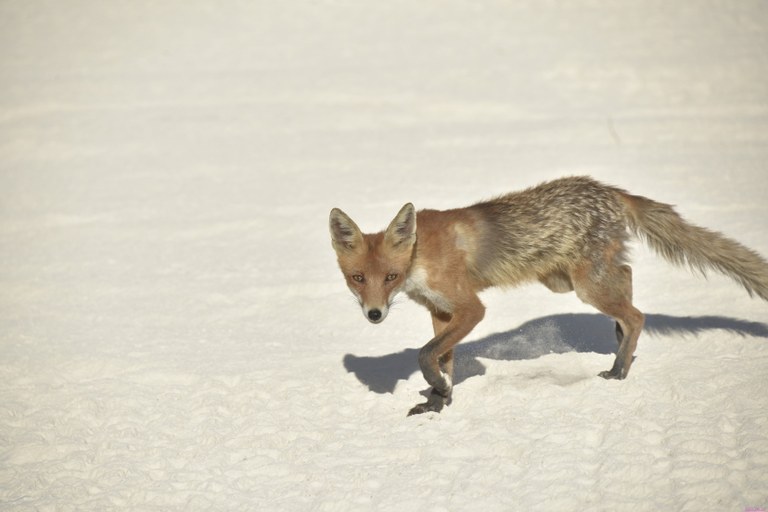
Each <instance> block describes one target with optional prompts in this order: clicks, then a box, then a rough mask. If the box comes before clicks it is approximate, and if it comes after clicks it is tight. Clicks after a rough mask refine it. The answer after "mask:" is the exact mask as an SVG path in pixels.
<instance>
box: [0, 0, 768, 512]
mask: <svg viewBox="0 0 768 512" xmlns="http://www.w3.org/2000/svg"><path fill="white" fill-rule="evenodd" d="M766 48H768V6H767V5H766V3H765V2H764V1H762V0H754V1H749V0H743V1H742V0H740V1H733V0H719V1H718V0H713V1H708V2H700V1H696V0H676V1H674V2H670V1H666V0H664V1H662V0H628V1H622V2H610V1H608V0H577V1H571V2H560V3H558V2H540V1H536V0H522V1H517V2H501V1H494V0H490V1H484V2H469V1H456V0H450V1H441V2H438V1H434V0H433V1H425V2H410V1H404V0H395V1H388V2H367V1H366V2H361V1H353V0H344V1H319V2H309V1H295V2H247V1H243V2H238V1H226V2H216V3H215V5H214V3H210V2H205V3H204V2H187V1H184V2H182V1H171V0H169V1H165V2H152V1H149V0H140V1H122V0H120V1H114V2H96V1H90V2H89V1H83V0H73V1H69V2H66V3H62V2H56V1H45V0H32V1H27V0H4V1H2V2H0V509H2V510H3V511H14V512H15V511H32V510H36V511H37V510H39V511H54V510H55V511H74V510H78V511H82V510H89V511H90V510H93V511H108V510H121V511H122V510H152V511H154V510H222V511H235V510H237V511H242V510H270V511H271V510H275V511H306V510H315V511H326V510H327V511H339V510H355V511H357V510H391V511H410V510H414V511H416V510H418V511H442V510H457V511H458V510H462V511H463V510H484V511H506V510H542V511H543V510H546V511H551V510H567V511H570V510H573V511H581V510H610V511H623V510H627V511H658V510H670V511H671V510H675V511H694V510H695V511H743V510H745V509H746V508H748V507H763V508H768V416H767V415H766V411H768V379H767V378H766V371H767V370H768V307H767V306H766V304H765V303H764V302H762V301H759V300H750V299H749V297H748V296H747V295H746V294H745V293H744V292H743V291H742V290H741V289H740V288H738V287H737V286H735V285H734V284H733V283H732V282H730V281H728V280H726V279H725V278H721V277H718V276H711V277H710V279H709V280H708V281H705V280H703V279H698V278H696V277H694V276H692V275H691V274H689V273H688V272H686V271H682V270H680V269H675V268H671V267H670V266H668V265H666V264H665V263H663V262H662V261H661V260H658V259H656V258H655V257H654V256H653V255H652V254H650V253H649V252H648V251H647V250H645V249H644V248H642V247H640V246H638V247H637V248H636V250H635V251H634V256H635V257H634V268H635V278H636V284H635V299H636V304H637V306H638V307H639V308H640V309H641V310H643V311H644V312H646V313H647V314H648V315H649V316H648V322H647V324H648V325H647V330H646V333H645V334H644V335H643V336H642V337H641V339H640V345H639V348H638V351H637V361H636V362H635V365H634V366H633V369H632V373H631V374H630V376H629V378H628V379H627V380H626V381H621V382H613V381H612V382H607V381H604V380H602V379H600V378H597V377H596V374H597V373H598V372H599V371H600V370H604V369H607V368H608V367H609V366H610V364H611V362H612V355H610V352H611V351H612V350H613V349H614V347H613V342H612V338H613V336H612V326H611V323H610V321H608V320H606V319H605V318H603V317H601V316H600V315H598V314H597V313H596V312H594V311H593V310H591V309H590V308H589V307H587V306H585V305H583V304H581V303H580V302H579V301H578V300H577V299H576V298H575V297H574V296H573V295H565V296H560V295H554V294H551V293H550V292H548V291H547V290H545V289H544V288H543V287H536V286H532V287H526V288H523V289H517V290H512V291H509V292H504V293H502V292H498V291H489V292H486V293H485V294H484V295H483V300H484V301H485V303H486V306H487V307H488V312H487V315H486V319H485V320H484V322H483V323H481V324H480V325H479V326H478V327H477V328H476V329H475V331H474V332H473V333H472V334H471V335H470V336H469V337H468V339H467V340H466V341H465V343H464V345H463V346H462V348H461V350H460V351H459V353H458V363H457V364H458V369H457V377H458V380H459V383H458V385H457V386H456V389H455V395H454V403H453V405H452V406H451V407H449V408H447V409H446V410H445V411H444V412H443V413H442V414H440V415H435V414H429V415H424V416H418V417H411V418H406V417H405V413H406V412H407V410H408V409H409V408H410V407H411V406H412V405H413V404H414V403H415V402H416V401H418V400H420V399H421V397H420V396H419V392H421V391H424V390H425V389H426V385H425V383H424V381H423V379H422V377H421V375H420V374H419V372H418V370H417V366H416V357H415V355H416V350H417V349H418V347H420V346H421V345H422V344H423V343H424V342H425V341H427V339H428V338H429V335H430V332H431V326H430V322H429V318H428V315H427V314H426V313H425V311H423V310H422V309H420V308H419V306H417V305H415V304H413V303H410V302H407V301H406V300H403V301H402V303H401V304H400V305H399V306H398V307H397V308H396V309H395V310H394V311H393V312H392V313H391V314H390V316H389V318H388V319H387V321H386V322H385V323H384V324H382V325H380V326H373V325H370V324H368V323H367V322H366V321H365V320H364V319H363V317H362V316H361V314H360V311H359V309H358V307H357V305H356V304H355V302H354V300H353V299H352V298H351V296H350V295H349V293H348V291H347V290H346V288H345V287H344V285H343V282H342V279H341V275H340V273H339V272H338V270H337V268H336V265H335V261H334V255H333V254H332V250H331V247H330V242H329V237H328V231H327V215H328V211H329V210H330V208H331V207H334V206H338V207H341V208H343V209H344V210H345V211H346V212H347V213H349V214H350V215H352V216H353V218H355V220H357V221H358V222H359V224H360V225H361V227H363V228H364V229H366V230H377V229H381V228H383V227H384V226H385V225H386V223H387V222H388V221H389V220H390V219H391V217H392V216H393V215H394V214H395V212H396V211H397V209H398V208H399V207H400V206H401V205H402V204H403V203H405V202H407V201H413V202H414V203H415V204H416V206H417V207H435V208H441V207H452V206H461V205H465V204H467V203H469V202H471V201H475V200H478V199H482V198H486V197H489V196H493V195H496V194H499V193H502V192H506V191H509V190H514V189H519V188H522V187H526V186H529V185H532V184H535V183H537V182H540V181H542V180H544V179H548V178H553V177H556V176H561V175H564V174H575V173H588V174H591V175H593V176H595V177H597V178H599V179H602V180H605V181H608V182H610V183H613V184H616V185H620V186H622V187H625V188H627V189H629V190H631V191H632V192H634V193H639V194H643V195H647V196H650V197H652V198H655V199H658V200H662V201H665V202H670V203H674V204H677V205H678V208H679V210H680V211H681V212H682V213H683V214H684V215H685V216H686V217H688V218H689V219H691V220H693V221H695V222H696V223H698V224H701V225H705V226H708V227H711V228H714V229H718V230H721V231H723V232H725V233H727V234H729V235H730V236H732V237H734V238H736V239H738V240H740V241H741V242H743V243H745V244H746V245H748V246H750V247H752V248H754V249H755V250H757V251H759V252H761V253H762V254H764V255H767V254H768V231H767V230H766V226H768V201H766V197H768V165H767V164H766V162H768V52H766Z"/></svg>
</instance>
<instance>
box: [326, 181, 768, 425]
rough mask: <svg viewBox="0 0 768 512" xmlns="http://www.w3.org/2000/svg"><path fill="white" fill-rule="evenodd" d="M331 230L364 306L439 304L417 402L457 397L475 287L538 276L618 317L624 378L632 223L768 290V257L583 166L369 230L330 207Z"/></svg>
mask: <svg viewBox="0 0 768 512" xmlns="http://www.w3.org/2000/svg"><path fill="white" fill-rule="evenodd" d="M330 231H331V238H332V242H333V247H334V249H335V250H336V254H337V257H338V262H339V266H340V268H341V270H342V273H343V274H344V277H345V279H346V282H347V285H348V287H349V289H350V290H351V291H352V293H353V294H354V295H355V296H356V297H357V298H358V300H359V302H360V305H361V307H362V309H363V314H364V315H365V316H366V318H367V319H368V320H369V321H371V322H373V323H379V322H381V321H383V320H384V319H385V318H386V317H387V314H388V312H389V307H390V304H391V303H392V300H393V299H394V297H395V295H397V294H398V293H399V292H405V293H406V294H407V295H408V296H409V297H410V298H411V299H413V300H415V301H416V302H418V303H420V304H422V305H424V306H425V307H426V308H427V309H428V310H429V311H430V313H431V314H432V324H433V327H434V334H435V336H434V338H432V339H431V340H430V341H429V342H428V343H427V344H426V345H425V346H424V347H423V348H422V349H421V351H420V353H419V365H420V367H421V371H422V373H423V375H424V378H425V379H426V381H427V382H428V383H429V385H430V386H432V391H431V394H430V395H429V398H428V400H427V402H426V403H421V404H418V405H416V406H415V407H413V408H412V409H411V410H410V412H409V415H410V414H419V413H423V412H427V411H440V410H442V408H443V406H444V405H446V404H449V403H450V400H451V394H452V389H453V385H452V378H453V348H454V347H455V346H456V344H457V343H459V342H460V341H461V340H462V339H463V338H464V337H465V336H466V335H467V334H469V332H470V331H471V330H472V329H473V328H474V327H475V325H477V323H478V322H480V320H482V319H483V316H484V314H485V307H484V306H483V304H482V302H481V301H480V299H479V298H478V292H480V291H481V290H483V289H485V288H488V287H491V286H516V285H519V284H522V283H526V282H531V281H539V282H541V283H543V284H544V285H545V286H547V287H548V288H549V289H551V290H552V291H554V292H559V293H564V292H569V291H574V290H575V292H576V294H577V296H578V297H579V298H580V299H581V300H582V301H584V302H586V303H588V304H591V305H593V306H594V307H596V308H597V309H598V310H599V311H601V312H603V313H605V314H606V315H609V316H611V317H613V318H614V319H615V320H616V337H617V340H618V343H619V346H618V351H617V353H616V360H615V362H614V363H613V367H612V368H611V369H610V370H607V371H604V372H602V373H600V376H602V377H604V378H606V379H624V378H625V377H626V376H627V373H628V372H629V368H630V366H631V364H632V361H633V354H634V352H635V348H636V346H637V338H638V336H639V335H640V331H641V330H642V328H643V323H644V316H643V314H642V313H641V312H640V311H638V310H637V309H636V308H635V307H634V306H633V305H632V270H631V268H630V267H629V265H627V260H626V249H625V242H626V241H627V239H628V236H629V234H630V233H633V234H635V235H636V236H639V237H640V238H641V239H643V240H644V241H645V242H647V243H648V245H650V247H651V248H653V249H654V250H655V251H656V252H658V253H659V254H661V255H662V256H663V257H664V258H666V259H667V260H669V261H671V262H672V263H675V264H684V263H687V264H688V265H690V266H691V267H692V268H695V269H698V270H701V271H702V272H704V271H706V270H708V269H715V270H717V271H719V272H722V273H724V274H726V275H727V276H729V277H731V278H733V279H734V280H736V281H737V282H738V283H739V284H741V285H742V286H743V287H744V288H745V289H746V290H747V292H748V293H749V294H750V295H752V294H757V295H758V296H760V297H761V298H763V299H764V300H768V263H767V262H766V261H765V259H763V258H762V257H761V256H760V255H758V254H757V253H756V252H754V251H752V250H750V249H748V248H746V247H744V246H743V245H741V244H739V243H738V242H735V241H733V240H731V239H729V238H726V237H725V236H723V235H721V234H719V233H717V232H714V231H710V230H707V229H704V228H701V227H697V226H694V225H691V224H689V223H687V222H685V221H684V220H683V219H682V218H681V217H680V216H679V215H678V214H677V213H676V212H675V211H674V210H673V209H672V207H671V206H669V205H666V204H663V203H659V202H656V201H653V200H651V199H647V198H645V197H641V196H636V195H631V194H629V193H628V192H626V191H624V190H621V189H619V188H615V187H611V186H607V185H604V184H601V183H599V182H597V181H595V180H593V179H591V178H588V177H569V178H562V179H559V180H555V181H551V182H548V183H543V184H541V185H539V186H537V187H533V188H529V189H527V190H523V191H520V192H514V193H511V194H507V195H504V196H501V197H498V198H496V199H493V200H490V201H485V202H480V203H477V204H474V205H472V206H469V207H466V208H459V209H454V210H446V211H436V210H421V211H419V212H418V213H417V212H416V211H415V209H414V207H413V205H412V204H410V203H408V204H406V205H405V206H403V208H402V209H401V210H400V212H399V213H398V214H397V215H396V216H395V218H394V220H392V222H391V223H390V224H389V227H388V228H387V229H386V230H385V231H383V232H380V233H376V234H363V233H362V232H361V231H360V228H358V227H357V225H356V224H355V223H354V222H353V221H352V219H350V218H349V217H348V216H347V215H346V214H345V213H344V212H342V211H341V210H339V209H337V208H334V209H333V210H332V211H331V214H330Z"/></svg>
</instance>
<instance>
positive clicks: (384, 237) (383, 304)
mask: <svg viewBox="0 0 768 512" xmlns="http://www.w3.org/2000/svg"><path fill="white" fill-rule="evenodd" d="M330 229H331V241H332V243H333V248H334V249H335V251H336V256H337V257H338V260H339V267H340V268H341V272H342V273H343V274H344V278H345V279H346V281H347V286H348V287H349V289H350V290H351V291H352V293H353V294H354V295H355V297H357V300H358V302H360V307H361V308H362V309H363V315H364V316H365V317H366V318H367V319H368V320H369V321H370V322H371V323H374V324H378V323H380V322H382V321H384V319H385V318H386V317H387V314H388V313H389V307H390V305H391V304H392V300H393V299H394V298H395V295H397V293H398V292H399V291H400V290H401V289H402V288H403V286H404V285H405V280H406V278H407V276H408V271H409V270H410V268H411V260H412V259H413V249H414V247H415V245H416V211H415V210H414V208H413V205H412V204H411V203H408V204H406V205H405V206H403V207H402V208H401V209H400V212H399V213H398V214H397V216H395V218H394V219H393V220H392V222H391V223H390V224H389V227H388V228H387V229H386V231H383V232H381V233H375V234H364V233H363V232H362V231H360V228H358V227H357V224H355V223H354V221H352V219H350V218H349V216H347V214H346V213H344V212H342V211H341V210H339V209H338V208H334V209H333V210H331V216H330Z"/></svg>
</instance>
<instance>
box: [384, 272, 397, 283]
mask: <svg viewBox="0 0 768 512" xmlns="http://www.w3.org/2000/svg"><path fill="white" fill-rule="evenodd" d="M395 279H397V274H395V273H392V274H387V278H386V279H385V281H394V280H395Z"/></svg>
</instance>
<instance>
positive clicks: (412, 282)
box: [403, 267, 453, 313]
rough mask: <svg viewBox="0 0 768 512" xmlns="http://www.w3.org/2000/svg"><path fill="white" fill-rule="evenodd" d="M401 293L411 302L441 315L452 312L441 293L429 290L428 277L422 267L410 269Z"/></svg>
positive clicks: (447, 301)
mask: <svg viewBox="0 0 768 512" xmlns="http://www.w3.org/2000/svg"><path fill="white" fill-rule="evenodd" d="M403 291H405V293H406V294H407V295H408V297H410V298H411V300H413V301H415V302H418V303H419V304H421V305H423V306H427V307H428V308H430V309H435V310H437V311H439V312H442V313H451V312H452V311H453V305H452V304H451V302H450V301H449V300H448V299H447V298H446V297H445V296H444V295H443V294H442V293H440V292H438V291H437V290H434V289H433V288H430V286H429V275H428V274H427V270H426V269H425V268H424V267H414V268H413V269H411V272H410V274H409V275H408V278H407V279H406V281H405V287H404V288H403Z"/></svg>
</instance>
